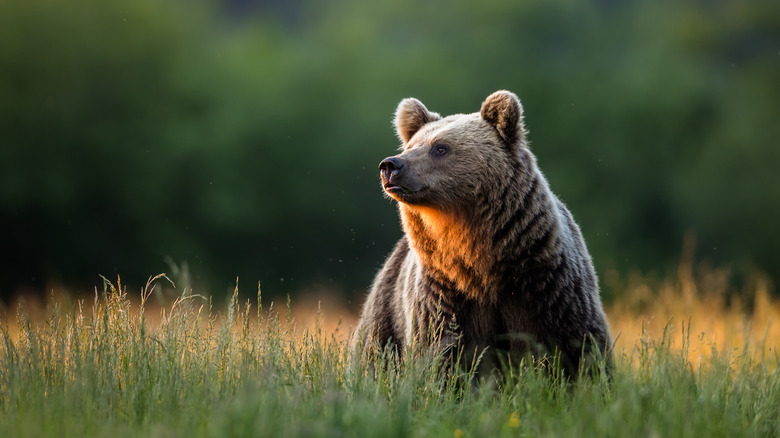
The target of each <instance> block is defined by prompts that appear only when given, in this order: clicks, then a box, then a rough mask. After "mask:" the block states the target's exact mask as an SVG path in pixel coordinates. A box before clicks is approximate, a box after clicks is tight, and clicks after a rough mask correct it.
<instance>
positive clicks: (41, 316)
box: [0, 263, 780, 365]
mask: <svg viewBox="0 0 780 438" xmlns="http://www.w3.org/2000/svg"><path fill="white" fill-rule="evenodd" d="M605 277H607V278H606V280H607V282H608V283H615V281H616V280H615V279H614V278H612V277H614V274H610V273H608V274H607V275H606V276H605ZM676 277H677V278H670V279H665V280H655V279H652V278H649V277H644V276H641V275H639V274H632V275H631V276H629V278H628V280H627V281H625V282H624V285H623V286H622V288H621V289H622V290H623V292H622V293H621V294H619V296H618V298H617V299H615V300H614V301H613V302H611V303H608V304H606V305H605V310H606V312H607V317H608V320H609V322H610V326H611V330H612V334H613V336H614V337H615V351H616V352H617V353H622V352H626V353H628V354H629V356H630V355H631V353H632V351H633V350H634V349H635V348H637V347H638V346H639V344H640V343H641V342H642V341H660V340H661V339H662V338H663V337H664V335H666V336H667V342H668V344H669V345H670V347H671V348H672V349H676V350H681V349H686V350H687V353H688V358H689V360H690V361H691V362H692V363H693V364H694V365H696V363H697V362H698V360H699V358H700V357H701V356H709V355H711V353H712V351H713V349H717V350H718V351H719V352H726V351H731V352H732V353H739V351H742V350H745V349H747V351H750V352H751V353H752V354H754V355H759V356H758V357H759V358H761V357H767V358H769V357H774V356H775V355H776V352H777V348H778V347H780V299H778V298H776V297H773V296H772V294H773V291H772V284H771V281H770V280H769V279H768V278H767V277H765V276H762V275H758V274H756V275H754V276H753V277H752V278H749V279H748V280H747V281H746V283H745V284H744V285H742V287H741V288H740V289H739V290H735V289H733V288H732V287H731V286H729V272H728V270H726V269H708V268H699V269H698V270H697V272H696V273H695V274H694V270H693V269H692V266H691V264H689V263H681V264H680V267H679V271H678V273H677V276H676ZM169 292H170V291H169ZM241 296H243V298H239V299H238V306H239V308H238V309H237V310H238V312H240V313H243V312H246V311H247V309H246V307H247V305H249V306H250V310H249V312H250V314H255V313H256V311H257V307H256V306H257V302H256V298H255V299H251V298H247V297H246V291H245V290H242V291H241ZM52 299H53V300H56V301H58V302H62V301H68V300H63V299H62V297H61V296H60V295H58V294H57V292H56V290H55V291H54V293H53V294H52V295H51V296H50V297H49V301H50V300H52ZM93 300H94V297H90V298H86V299H83V300H77V301H75V302H74V301H73V300H71V301H70V306H73V307H74V308H75V307H76V306H78V305H79V302H81V303H82V304H81V306H82V307H83V309H82V310H83V311H87V312H88V311H89V310H88V309H89V308H90V306H92V303H93ZM127 300H129V301H130V302H131V303H132V305H131V308H130V309H129V310H130V311H131V312H137V311H138V309H140V301H141V296H140V293H139V294H133V293H132V291H130V292H129V293H127ZM173 303H174V300H173V299H170V300H168V304H167V305H165V304H164V302H163V301H156V300H154V299H150V300H149V301H147V302H146V304H145V306H144V314H145V321H146V322H147V324H148V325H149V326H150V328H155V327H160V324H161V322H162V321H164V319H165V316H166V315H168V314H170V313H171V306H172V304H173ZM222 303H223V302H221V301H220V302H218V303H217V304H214V308H215V309H217V312H214V313H215V314H219V315H224V313H225V312H224V311H223V310H224V305H222ZM271 304H272V303H270V302H268V303H266V302H264V303H263V306H264V307H265V308H264V310H267V309H268V307H269V306H270V305H271ZM197 305H198V306H201V305H202V306H204V309H203V311H202V312H201V317H202V319H203V321H204V322H205V321H206V315H207V314H208V308H209V305H210V303H209V302H208V301H206V300H205V299H203V300H198V304H197ZM287 305H288V303H286V302H284V301H282V302H278V301H277V302H276V303H273V306H274V309H275V310H276V311H277V312H278V313H279V314H280V315H286V314H287ZM289 305H290V309H289V317H290V320H291V321H294V323H295V329H296V331H297V332H301V331H303V330H306V329H309V330H312V329H315V328H317V329H319V330H322V331H323V332H324V333H327V334H328V336H331V335H334V336H336V337H337V338H339V339H344V338H346V337H348V336H349V334H350V331H351V328H352V327H354V325H355V323H356V322H357V318H358V315H357V312H358V311H359V308H356V306H354V305H352V306H350V305H349V304H348V303H347V302H346V301H344V299H343V298H341V297H339V295H337V294H334V293H330V292H317V291H308V292H305V293H302V294H298V295H296V296H295V297H294V298H293V299H292V300H291V303H290V304H289ZM68 307H69V305H66V306H65V309H66V310H67V308H68ZM3 310H4V311H0V324H2V325H5V324H8V328H9V334H10V335H11V337H12V338H13V339H16V337H17V334H18V332H19V331H18V328H17V321H18V320H19V318H18V316H17V315H18V314H23V315H25V317H26V318H29V319H30V320H31V321H32V322H33V324H36V323H38V322H42V321H45V319H46V316H47V313H46V308H45V303H44V302H42V301H41V300H39V299H35V298H31V297H22V298H20V299H17V300H15V301H14V302H13V303H11V305H10V306H9V307H8V308H6V309H3ZM283 319H285V318H284V317H283ZM238 329H239V328H238V327H237V328H236V330H238Z"/></svg>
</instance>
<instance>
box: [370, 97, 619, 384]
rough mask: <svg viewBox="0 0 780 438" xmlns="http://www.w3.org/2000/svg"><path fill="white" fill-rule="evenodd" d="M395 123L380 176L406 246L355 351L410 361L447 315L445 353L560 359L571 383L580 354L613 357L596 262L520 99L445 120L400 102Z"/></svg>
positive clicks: (381, 282) (373, 297) (383, 276)
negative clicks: (542, 162)
mask: <svg viewBox="0 0 780 438" xmlns="http://www.w3.org/2000/svg"><path fill="white" fill-rule="evenodd" d="M395 125H396V129H397V134H398V136H399V138H400V139H401V140H402V141H403V152H402V153H401V154H399V155H396V156H393V157H389V158H386V159H385V160H383V161H382V163H381V164H380V175H381V178H382V183H383V187H384V190H385V193H386V194H387V195H388V196H390V197H391V198H393V199H395V200H397V201H398V206H399V210H400V214H401V223H402V225H403V229H404V232H405V236H404V237H403V238H402V239H401V240H400V241H399V242H398V244H397V245H396V247H395V249H394V250H393V252H392V253H391V254H390V256H389V258H388V259H387V261H386V262H385V265H384V267H383V268H382V269H381V270H380V272H379V273H378V274H377V276H376V279H375V280H374V283H373V285H372V288H371V292H370V293H369V296H368V299H367V301H366V303H365V305H364V308H363V314H362V317H361V319H360V322H359V324H358V328H357V330H356V332H355V342H357V343H359V344H360V345H365V344H364V343H365V342H366V341H374V342H377V343H379V344H381V345H383V346H384V345H386V344H387V343H390V344H391V345H392V346H394V347H396V348H397V349H398V350H399V351H404V347H406V346H409V345H411V344H412V343H413V342H415V341H417V342H420V341H422V342H425V341H426V336H428V334H429V332H430V329H431V323H432V321H435V319H436V317H437V315H440V317H443V318H444V320H445V321H444V322H445V323H446V325H447V326H448V327H450V326H452V327H454V326H457V328H456V329H455V330H454V332H452V333H451V336H450V337H448V338H446V339H445V341H444V343H458V344H459V345H461V346H465V347H468V348H471V349H473V351H482V349H484V348H488V350H492V351H493V352H497V351H498V352H500V351H503V352H507V353H508V354H509V355H510V357H512V358H518V357H520V356H523V355H525V354H533V355H535V356H536V357H537V358H538V357H542V356H547V357H549V356H550V355H552V354H553V353H555V352H557V353H558V354H560V360H561V364H562V365H563V366H564V369H565V370H566V371H567V372H569V373H571V374H576V372H577V370H578V367H579V365H580V361H581V358H582V355H583V353H585V354H586V355H588V356H590V354H591V353H593V352H600V353H601V354H608V352H609V347H610V336H609V328H608V324H607V321H606V318H605V316H604V312H603V310H602V306H601V300H600V298H599V289H598V283H597V280H596V275H595V272H594V270H593V264H592V262H591V259H590V256H589V254H588V251H587V249H586V248H585V243H584V241H583V239H582V235H581V233H580V230H579V228H578V227H577V225H576V223H575V222H574V220H573V219H572V216H571V214H570V213H569V211H568V210H567V209H566V207H565V206H564V205H563V203H562V202H561V201H560V200H559V199H558V198H557V197H556V196H555V195H554V194H553V193H552V192H551V191H550V189H549V187H548V184H547V180H546V179H545V178H544V176H543V175H542V173H541V172H540V171H539V170H538V168H537V166H536V159H535V157H534V156H533V154H531V151H530V150H529V149H528V143H527V140H526V130H525V127H524V124H523V110H522V106H521V105H520V101H519V100H518V99H517V96H515V95H514V94H512V93H510V92H508V91H498V92H496V93H493V94H492V95H490V96H489V97H488V98H487V99H486V100H485V102H484V103H483V104H482V108H481V111H480V112H479V113H473V114H458V115H452V116H449V117H445V118H441V116H439V115H438V114H436V113H432V112H430V111H428V110H427V108H425V106H424V105H423V104H422V103H421V102H419V101H418V100H416V99H411V98H410V99H404V100H403V101H401V103H400V104H399V106H398V110H397V112H396V116H395ZM453 323H454V324H453ZM591 341H592V342H591ZM474 349H475V350H474ZM597 354H598V353H597ZM513 360H514V359H513Z"/></svg>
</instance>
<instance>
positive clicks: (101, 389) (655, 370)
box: [0, 276, 780, 437]
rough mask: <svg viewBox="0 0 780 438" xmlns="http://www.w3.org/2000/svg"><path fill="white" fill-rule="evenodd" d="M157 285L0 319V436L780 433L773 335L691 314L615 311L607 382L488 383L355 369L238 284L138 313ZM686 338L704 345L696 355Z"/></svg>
mask: <svg viewBox="0 0 780 438" xmlns="http://www.w3.org/2000/svg"><path fill="white" fill-rule="evenodd" d="M164 281H166V278H165V277H163V276H158V277H155V278H153V279H150V281H149V283H148V284H147V285H146V287H145V288H144V289H143V290H142V291H141V294H140V304H133V303H132V300H131V299H129V298H128V296H127V292H126V290H125V289H124V288H123V286H122V285H121V283H120V282H119V281H118V280H117V281H116V284H113V283H112V282H109V281H107V280H106V282H105V286H104V290H103V291H102V293H96V295H95V298H94V300H93V301H92V302H82V301H78V302H75V303H69V302H67V301H65V302H64V303H57V302H56V301H53V302H52V303H51V304H50V305H49V307H48V309H47V311H46V313H47V314H46V316H45V318H43V320H42V321H31V320H30V319H29V318H28V317H27V316H26V314H25V313H24V312H18V313H17V315H16V317H15V321H8V319H3V320H2V321H0V325H1V326H2V328H1V329H0V436H2V437H23V436H42V437H45V436H57V437H60V436H65V437H67V436H78V437H82V436H112V437H123V436H151V437H178V436H188V437H189V436H219V437H225V436H280V437H295V436H302V437H303V436H305V437H309V436H334V437H338V436H354V437H374V436H376V437H383V436H388V437H390V436H421V437H422V436H444V437H468V436H475V437H476V436H479V437H486V436H629V437H636V436H663V437H672V436H778V434H780V432H779V431H780V367H778V365H780V358H778V355H777V352H776V350H775V349H774V348H773V347H767V344H768V343H771V342H774V341H776V339H764V340H762V341H760V342H752V341H751V342H741V343H740V344H739V345H730V346H729V347H728V348H721V347H718V346H717V345H715V344H713V343H708V342H709V341H708V340H707V339H706V338H699V337H698V336H699V335H698V334H697V333H696V332H695V331H692V330H691V327H692V325H693V323H688V322H687V320H685V321H686V322H685V325H684V327H683V326H682V325H680V326H679V329H678V328H676V327H677V325H676V323H675V322H674V321H673V320H670V321H671V322H665V323H664V324H663V327H662V329H661V330H660V332H658V333H657V334H656V333H655V332H653V331H652V330H651V329H650V328H649V326H648V325H647V324H645V325H644V329H640V332H639V333H638V334H634V333H633V332H631V334H628V335H627V333H628V332H630V330H621V326H620V324H621V323H620V322H619V323H617V324H616V323H615V322H614V321H613V331H616V332H621V338H620V340H619V344H618V347H617V348H616V358H615V365H616V369H615V372H614V375H613V381H612V382H611V385H610V384H607V383H606V382H603V381H599V380H597V379H596V380H594V379H582V380H580V381H579V382H578V383H577V384H574V385H571V384H567V383H566V382H562V381H560V380H556V379H553V378H550V377H549V376H548V375H545V374H543V373H538V372H536V371H535V370H534V369H533V368H531V367H518V368H517V369H515V371H514V375H513V376H512V377H511V378H509V379H507V381H506V382H505V384H504V387H503V388H501V389H496V388H494V387H493V386H491V385H472V386H469V385H460V384H457V383H455V382H454V381H453V380H452V379H450V378H447V377H442V376H441V375H440V373H438V372H437V367H436V366H435V364H434V362H435V360H436V358H429V357H421V358H416V359H415V360H413V361H406V362H401V363H394V362H389V363H387V364H386V365H387V366H378V367H366V366H363V365H361V364H360V363H357V362H356V361H353V360H351V353H350V348H349V346H348V345H347V341H346V339H347V337H348V336H346V334H347V332H348V329H347V328H344V327H340V326H336V327H335V328H334V329H327V330H326V329H325V328H323V323H322V321H323V319H324V318H323V317H322V316H320V317H319V318H317V319H316V321H317V322H315V323H314V324H313V325H311V326H308V327H297V326H296V323H295V320H294V318H293V316H292V314H293V313H292V310H291V308H290V303H289V301H288V303H287V306H286V307H284V308H282V309H281V310H277V309H274V306H273V305H266V308H263V303H262V300H261V296H260V292H259V291H258V292H257V298H256V299H253V300H251V301H246V302H243V301H240V300H239V298H238V297H239V294H238V289H236V291H235V293H234V295H233V297H232V299H231V300H230V302H229V304H228V305H227V308H226V310H225V311H224V312H222V313H221V314H220V315H217V312H216V311H214V310H213V306H212V303H211V302H209V301H207V300H205V299H204V298H202V297H198V296H195V295H192V294H191V293H190V292H189V291H188V290H185V292H184V293H183V294H182V295H181V296H179V297H178V298H177V299H176V301H175V302H174V303H173V304H172V305H171V306H168V307H166V308H165V309H164V310H163V311H162V313H161V315H160V319H159V321H156V322H150V321H148V320H147V319H146V312H145V311H144V309H145V307H146V306H148V303H147V301H148V299H149V297H150V296H152V295H153V293H154V292H155V290H156V289H155V287H156V285H157V284H158V283H159V282H164ZM674 287H678V286H674ZM668 299H670V298H668ZM691 299H695V298H691ZM770 304H771V306H775V307H773V308H776V303H770ZM625 306H627V307H626V308H628V307H631V305H625ZM640 307H642V306H640ZM643 311H648V308H647V306H645V307H644V308H643ZM626 312H628V310H626ZM700 316H701V315H696V316H689V319H690V320H692V319H694V318H698V317H700ZM637 319H639V320H641V319H642V318H641V317H639V316H637ZM618 321H620V319H618ZM10 325H14V326H16V327H17V328H16V330H18V332H17V333H16V334H14V335H12V334H11V329H10ZM642 330H643V331H642ZM627 338H628V339H627ZM692 342H701V343H703V344H706V345H707V346H708V348H706V349H702V350H700V351H699V352H698V356H697V357H696V358H695V360H692V357H691V349H690V348H684V347H685V346H686V345H688V346H690V344H691V343H692ZM735 348H736V349H735Z"/></svg>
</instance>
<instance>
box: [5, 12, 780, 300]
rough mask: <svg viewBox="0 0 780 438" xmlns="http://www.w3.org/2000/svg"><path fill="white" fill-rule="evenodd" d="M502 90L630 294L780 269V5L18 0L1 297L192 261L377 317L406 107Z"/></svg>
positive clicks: (474, 98)
mask: <svg viewBox="0 0 780 438" xmlns="http://www.w3.org/2000/svg"><path fill="white" fill-rule="evenodd" d="M497 89H509V90H512V91H514V92H515V93H517V94H518V95H519V96H520V98H521V100H522V102H523V104H524V107H525V112H526V123H527V126H528V127H529V129H530V139H531V142H532V149H533V151H534V152H535V154H536V155H537V157H538V158H539V162H540V165H541V168H542V169H543V171H544V172H545V173H546V175H547V177H548V179H549V180H550V183H551V186H552V188H553V190H554V191H555V192H556V193H557V194H558V195H559V196H560V197H561V198H562V199H563V200H564V202H566V203H567V204H568V206H569V208H570V210H571V211H572V212H573V214H574V216H575V218H576V219H577V220H578V222H579V223H580V225H581V227H582V229H583V232H584V235H585V238H586V240H587V243H588V246H589V248H590V250H591V253H592V255H593V258H594V260H595V263H596V267H597V270H598V272H599V274H600V276H601V278H602V284H603V295H604V297H605V299H606V300H610V299H612V298H614V297H615V295H616V294H619V293H620V290H622V289H621V284H624V283H621V281H623V280H621V279H627V278H628V277H629V273H630V272H641V273H642V274H643V275H650V276H658V277H661V278H663V277H664V276H666V275H668V273H669V272H675V270H676V269H677V267H678V265H679V263H680V259H681V257H684V258H686V260H687V261H686V263H689V262H690V261H691V260H693V261H695V263H696V264H704V265H710V266H717V267H727V269H728V270H729V272H730V276H731V278H732V279H733V281H736V282H738V281H739V279H740V278H741V277H745V276H749V275H752V274H751V273H754V272H762V273H765V274H766V275H767V276H768V278H775V279H776V278H780V232H778V223H779V220H778V218H779V217H780V169H778V168H779V167H780V144H779V143H780V2H778V1H777V0H754V1H749V2H739V1H716V0H698V1H694V0H655V1H610V0H598V1H596V0H590V1H579V0H530V1H522V2H517V1H508V0H488V1H483V2H476V3H475V2H472V1H463V0H455V1H446V2H445V1H411V0H394V1H392V2H365V1H359V0H331V1H328V2H321V1H312V0H295V1H292V0H255V1H250V0H230V1H228V0H225V1H182V0H114V1H110V2H106V1H102V0H69V1H62V0H34V1H18V0H0V230H1V231H0V236H1V237H0V255H1V256H2V263H1V264H0V300H4V301H6V302H8V301H9V300H12V299H13V297H15V296H17V295H19V294H38V295H45V294H47V293H48V292H49V290H50V289H52V288H55V287H57V288H64V289H65V290H73V291H89V290H91V288H92V287H94V286H95V285H99V284H102V280H101V279H100V277H99V275H104V276H106V277H109V278H115V277H116V276H117V275H121V276H122V280H123V283H125V284H131V285H132V284H137V285H138V287H140V286H141V285H143V284H144V283H145V281H146V279H147V277H148V276H150V275H154V274H157V273H160V272H169V273H170V272H172V270H173V271H175V272H182V271H181V270H182V269H184V268H185V267H186V270H185V271H186V272H188V273H189V280H187V281H188V283H189V284H191V286H192V287H193V289H194V290H195V292H196V293H201V294H204V295H215V296H223V295H224V294H225V293H226V292H227V291H229V290H232V289H233V287H234V286H235V281H236V277H240V282H241V283H242V284H244V285H249V286H248V289H249V291H251V290H253V288H254V286H253V285H256V284H257V283H258V282H259V283H260V284H261V287H262V290H263V294H264V296H266V295H270V296H271V297H274V296H284V295H286V294H290V295H293V296H294V295H296V294H301V293H306V292H307V291H309V292H311V291H327V292H329V293H333V294H339V295H341V296H342V297H343V298H345V299H348V300H352V299H354V300H356V301H359V300H360V298H359V297H360V296H362V294H363V292H364V291H365V290H366V289H367V287H368V285H369V283H370V281H371V278H372V277H373V275H374V273H375V272H376V270H377V269H378V268H379V266H380V264H381V262H382V261H383V259H384V257H385V256H386V254H387V253H388V252H389V251H390V250H391V248H392V245H393V243H394V241H395V240H396V239H398V238H399V237H400V235H401V230H400V227H399V225H398V218H397V213H396V209H395V206H394V205H393V204H392V203H391V202H390V201H388V200H386V199H384V198H383V197H382V195H381V190H380V187H379V181H378V171H377V164H378V163H379V161H380V160H381V159H382V158H384V157H385V156H388V155H392V154H394V153H395V151H396V148H397V146H398V141H397V140H396V138H395V136H394V132H393V128H392V126H391V119H392V113H393V111H394V109H395V107H396V105H397V103H398V101H399V100H400V99H402V98H404V97H408V96H414V97H417V98H419V99H421V100H422V101H423V102H424V103H425V104H426V105H427V106H428V108H430V109H431V110H433V111H437V112H440V113H442V114H451V113H462V112H474V111H478V109H479V105H480V103H481V102H482V100H483V99H484V98H485V97H486V96H487V95H488V94H489V93H491V92H493V91H495V90H497ZM683 248H685V250H683ZM625 281H628V280H625ZM770 289H771V290H774V288H773V287H771V288H770Z"/></svg>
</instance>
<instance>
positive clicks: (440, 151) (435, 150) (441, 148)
mask: <svg viewBox="0 0 780 438" xmlns="http://www.w3.org/2000/svg"><path fill="white" fill-rule="evenodd" d="M449 151H450V147H449V146H447V145H446V144H443V143H436V144H434V145H433V146H431V154H433V155H435V156H437V157H441V156H444V155H446V154H447V152H449Z"/></svg>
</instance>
